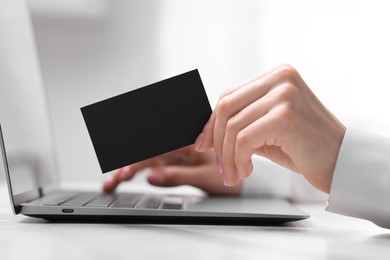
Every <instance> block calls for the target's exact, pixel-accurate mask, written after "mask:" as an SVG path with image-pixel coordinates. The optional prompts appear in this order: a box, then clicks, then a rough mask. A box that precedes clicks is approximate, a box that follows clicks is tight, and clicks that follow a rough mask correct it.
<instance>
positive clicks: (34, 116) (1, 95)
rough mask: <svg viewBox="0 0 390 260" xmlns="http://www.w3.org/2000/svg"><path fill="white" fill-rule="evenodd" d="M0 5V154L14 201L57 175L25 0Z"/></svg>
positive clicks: (46, 185) (52, 181) (33, 192)
mask: <svg viewBox="0 0 390 260" xmlns="http://www.w3.org/2000/svg"><path fill="white" fill-rule="evenodd" d="M0 6H1V8H0V39H1V41H0V57H1V59H0V124H1V128H2V133H3V139H4V146H5V152H6V157H4V154H3V157H2V158H3V160H4V159H5V163H7V164H5V166H6V167H5V171H6V173H7V170H8V172H9V178H8V180H9V182H10V184H11V185H10V186H11V187H10V188H12V193H13V199H14V204H16V205H17V204H19V203H22V202H23V201H25V200H26V199H33V198H31V196H36V195H37V194H39V192H40V191H41V190H44V189H47V188H49V187H50V186H53V184H55V183H56V176H57V175H56V174H55V171H56V169H55V156H54V149H53V145H52V142H51V139H52V136H51V131H50V124H49V118H48V117H49V115H48V110H47V108H46V106H47V101H46V94H45V89H44V87H43V83H42V77H41V71H40V66H39V62H38V56H37V51H36V48H35V42H34V36H33V31H32V25H31V20H30V15H29V11H28V7H27V4H26V2H25V1H14V0H0ZM3 148H4V147H3ZM3 153H4V150H3ZM7 166H8V167H7ZM0 168H2V167H0ZM1 170H2V169H1ZM28 194H30V195H28ZM27 195H28V196H27Z"/></svg>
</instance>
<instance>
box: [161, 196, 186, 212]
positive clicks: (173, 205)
mask: <svg viewBox="0 0 390 260" xmlns="http://www.w3.org/2000/svg"><path fill="white" fill-rule="evenodd" d="M183 204H184V197H182V196H174V195H168V196H165V197H164V199H163V205H162V207H161V208H162V209H170V210H181V209H183Z"/></svg>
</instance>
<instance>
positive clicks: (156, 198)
mask: <svg viewBox="0 0 390 260" xmlns="http://www.w3.org/2000/svg"><path fill="white" fill-rule="evenodd" d="M184 201H185V197H184V196H179V195H150V194H140V193H115V194H102V193H79V194H77V195H73V196H70V195H63V196H59V197H56V198H52V199H50V200H48V201H46V202H45V203H44V205H45V206H72V207H98V208H105V207H110V208H134V209H164V210H182V209H183V204H184Z"/></svg>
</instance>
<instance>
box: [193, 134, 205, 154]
mask: <svg viewBox="0 0 390 260" xmlns="http://www.w3.org/2000/svg"><path fill="white" fill-rule="evenodd" d="M203 140H204V133H200V135H199V136H198V137H197V138H196V141H195V151H198V152H200V148H201V147H202V144H203Z"/></svg>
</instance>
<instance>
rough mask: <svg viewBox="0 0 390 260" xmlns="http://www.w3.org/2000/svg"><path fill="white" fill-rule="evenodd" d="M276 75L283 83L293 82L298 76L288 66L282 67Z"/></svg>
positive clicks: (293, 69)
mask: <svg viewBox="0 0 390 260" xmlns="http://www.w3.org/2000/svg"><path fill="white" fill-rule="evenodd" d="M277 73H278V76H279V77H280V78H282V79H284V80H285V81H294V80H295V79H296V78H297V76H298V75H299V74H298V71H297V70H296V69H295V68H294V67H293V66H291V65H289V64H284V65H282V66H281V67H280V69H279V70H278V72H277Z"/></svg>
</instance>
